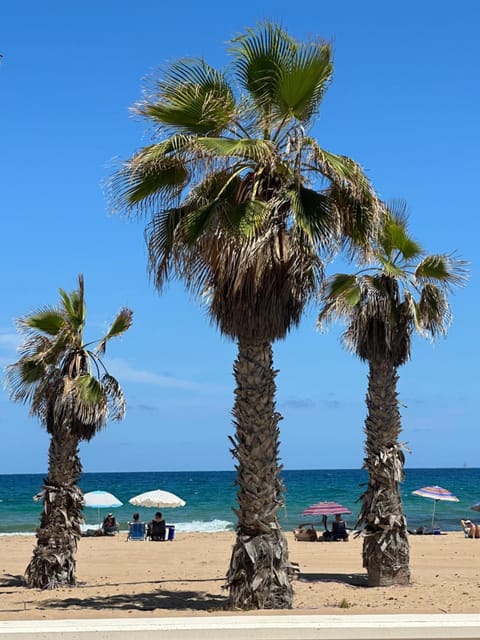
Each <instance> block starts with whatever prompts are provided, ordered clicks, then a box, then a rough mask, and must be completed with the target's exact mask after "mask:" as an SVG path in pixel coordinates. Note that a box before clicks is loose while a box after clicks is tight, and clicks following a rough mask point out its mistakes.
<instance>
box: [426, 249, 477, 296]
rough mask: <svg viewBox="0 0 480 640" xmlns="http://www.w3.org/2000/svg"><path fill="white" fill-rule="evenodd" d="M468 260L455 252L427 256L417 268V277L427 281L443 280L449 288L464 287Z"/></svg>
mask: <svg viewBox="0 0 480 640" xmlns="http://www.w3.org/2000/svg"><path fill="white" fill-rule="evenodd" d="M468 264H469V263H468V261H466V260H460V259H458V258H456V257H455V256H454V255H453V254H451V255H448V254H434V255H429V256H425V257H424V258H423V260H422V261H421V262H420V263H419V264H418V266H417V268H416V269H415V277H416V278H417V279H418V280H422V281H425V282H441V283H443V285H444V286H445V287H447V288H450V287H452V286H456V287H463V286H465V284H466V282H467V276H468V270H467V267H468Z"/></svg>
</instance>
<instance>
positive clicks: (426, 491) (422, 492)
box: [412, 485, 459, 527]
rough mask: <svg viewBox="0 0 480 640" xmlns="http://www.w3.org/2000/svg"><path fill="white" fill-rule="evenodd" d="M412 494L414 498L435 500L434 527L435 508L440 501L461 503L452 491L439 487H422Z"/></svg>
mask: <svg viewBox="0 0 480 640" xmlns="http://www.w3.org/2000/svg"><path fill="white" fill-rule="evenodd" d="M412 493H413V495H414V496H421V497H422V498H430V499H431V500H433V513H432V527H433V519H434V518H435V506H436V504H437V502H438V501H439V500H445V501H446V502H458V501H459V500H458V498H457V496H454V495H453V493H452V492H451V491H448V489H443V487H439V486H437V485H433V486H432V487H422V488H421V489H416V490H415V491H412Z"/></svg>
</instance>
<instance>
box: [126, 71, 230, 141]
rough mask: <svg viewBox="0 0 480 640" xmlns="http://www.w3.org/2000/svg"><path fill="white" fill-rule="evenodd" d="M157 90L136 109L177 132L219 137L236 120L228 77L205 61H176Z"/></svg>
mask: <svg viewBox="0 0 480 640" xmlns="http://www.w3.org/2000/svg"><path fill="white" fill-rule="evenodd" d="M156 89H157V94H156V95H155V96H152V97H151V98H149V100H148V101H147V102H146V103H143V104H139V105H137V107H136V109H135V110H136V112H137V113H140V114H141V115H143V116H146V117H148V118H151V119H153V120H155V121H157V122H158V123H160V124H161V125H165V126H167V127H170V128H171V129H173V130H174V131H179V132H181V133H187V134H194V135H219V134H220V133H221V132H222V131H223V130H224V129H225V128H226V127H227V126H228V125H229V124H230V122H231V121H232V119H233V118H234V114H235V99H234V96H233V92H232V90H231V88H230V86H229V84H228V82H227V80H226V78H225V77H224V75H223V74H222V73H220V72H219V71H217V70H216V69H214V68H213V67H211V66H210V65H208V64H207V63H206V62H205V61H204V60H201V59H183V60H179V61H178V62H175V63H174V64H172V65H171V66H170V67H169V68H168V69H167V70H166V72H165V74H164V76H163V79H162V80H161V81H160V82H159V83H158V84H157V87H156Z"/></svg>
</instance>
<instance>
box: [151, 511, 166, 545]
mask: <svg viewBox="0 0 480 640" xmlns="http://www.w3.org/2000/svg"><path fill="white" fill-rule="evenodd" d="M166 531H167V528H166V526H165V520H164V519H163V518H162V514H161V513H160V511H157V513H156V514H155V518H154V519H153V520H152V521H151V522H150V524H149V525H148V537H149V538H150V540H155V541H159V540H165V534H166Z"/></svg>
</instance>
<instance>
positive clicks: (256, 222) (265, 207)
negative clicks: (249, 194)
mask: <svg viewBox="0 0 480 640" xmlns="http://www.w3.org/2000/svg"><path fill="white" fill-rule="evenodd" d="M270 212H271V203H267V202H263V201H261V200H246V201H245V202H240V203H239V204H237V205H234V206H230V207H229V208H225V211H224V215H223V219H222V223H223V227H224V228H226V229H230V230H231V229H233V230H234V231H235V232H237V233H238V234H239V235H240V236H241V237H243V238H246V239H252V238H254V237H255V236H256V235H258V234H259V232H260V230H261V229H264V228H265V223H266V221H267V220H268V216H269V214H270Z"/></svg>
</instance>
